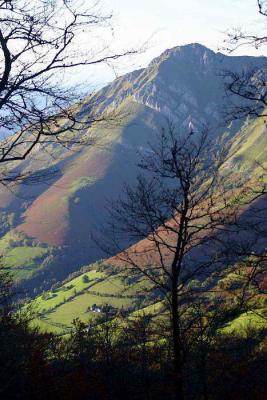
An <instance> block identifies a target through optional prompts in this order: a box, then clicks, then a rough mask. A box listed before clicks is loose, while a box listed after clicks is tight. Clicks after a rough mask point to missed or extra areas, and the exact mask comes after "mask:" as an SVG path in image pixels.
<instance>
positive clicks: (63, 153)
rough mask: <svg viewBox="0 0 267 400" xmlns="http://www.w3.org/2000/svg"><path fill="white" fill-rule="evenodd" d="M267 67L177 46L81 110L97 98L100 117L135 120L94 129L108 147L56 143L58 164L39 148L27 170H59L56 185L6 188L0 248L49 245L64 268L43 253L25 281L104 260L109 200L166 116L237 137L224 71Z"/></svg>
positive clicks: (0, 206)
mask: <svg viewBox="0 0 267 400" xmlns="http://www.w3.org/2000/svg"><path fill="white" fill-rule="evenodd" d="M265 64H266V59H265V58H263V57H260V58H253V57H228V56H225V55H223V54H220V53H215V52H213V51H211V50H209V49H207V48H205V47H204V46H201V45H199V44H191V45H187V46H181V47H175V48H173V49H169V50H166V51H165V52H164V53H163V54H161V55H160V56H159V57H158V58H156V59H154V60H153V61H152V62H151V63H150V64H149V66H148V67H147V68H145V69H141V70H138V71H134V72H132V73H129V74H126V75H125V76H122V77H120V78H118V79H116V80H115V81H114V82H112V83H111V84H110V85H108V86H106V87H105V88H103V89H102V90H100V91H99V92H98V93H96V94H95V95H94V96H93V98H92V97H90V101H87V100H86V99H85V102H84V104H83V106H82V107H81V109H80V110H79V113H80V115H81V116H82V117H83V118H86V115H87V114H88V113H89V111H91V108H92V100H93V103H94V104H96V106H95V107H96V110H97V112H98V113H101V112H104V111H112V110H114V109H115V110H118V109H123V110H126V111H127V114H128V116H127V118H125V119H124V120H123V123H121V124H118V125H117V126H113V127H109V128H107V127H103V126H102V127H101V126H98V127H96V128H94V133H95V134H96V135H97V136H98V137H99V138H101V146H92V147H87V146H85V147H84V148H82V149H81V150H80V151H79V152H76V153H72V152H68V151H67V150H65V149H62V148H58V147H57V146H54V147H53V148H51V149H50V150H51V151H52V154H53V155H54V158H53V159H51V158H50V157H49V156H48V155H47V153H41V151H40V150H36V152H35V153H34V154H33V156H32V158H31V159H30V160H27V161H25V162H24V163H22V164H21V165H20V168H21V169H23V168H30V169H31V170H39V169H42V168H48V169H49V168H50V166H51V165H53V167H56V168H58V170H59V174H58V176H55V177H54V179H53V180H52V181H51V182H49V183H45V184H40V185H36V186H34V187H30V186H20V187H18V188H16V189H15V191H14V192H10V191H8V190H6V189H4V188H2V189H1V191H0V211H1V212H0V217H1V219H2V222H3V221H4V224H3V223H2V239H0V249H3V252H4V254H6V256H8V254H9V253H10V251H12V255H14V254H13V253H14V251H18V250H14V249H18V248H20V249H22V250H23V246H25V243H28V244H27V246H28V247H29V246H30V247H31V245H32V244H34V246H35V247H36V243H37V244H38V243H39V242H41V244H42V245H41V246H43V245H44V246H48V248H49V249H51V248H52V249H53V251H54V252H55V251H56V252H57V254H59V256H58V257H59V258H57V262H56V263H55V262H54V258H55V257H54V256H53V254H54V253H53V251H52V250H51V251H52V253H51V251H50V253H49V252H45V254H44V252H41V253H42V257H41V258H39V259H38V262H37V261H36V259H33V260H32V262H31V263H30V264H29V263H28V264H27V268H28V269H26V270H25V271H24V270H23V268H24V264H23V263H22V262H21V264H20V266H19V268H17V269H19V270H20V268H21V270H22V271H24V272H23V274H22V276H23V277H24V278H25V279H32V276H35V277H37V278H38V277H39V278H38V279H39V281H40V280H41V279H44V276H46V271H48V270H49V273H50V274H51V271H52V275H53V274H54V275H55V276H56V277H58V276H59V275H60V277H64V276H66V275H67V274H68V273H69V272H71V271H73V270H75V268H77V267H79V266H81V265H82V264H85V263H89V262H92V261H95V260H96V259H98V258H99V257H101V256H103V255H102V254H101V252H100V250H99V248H97V246H96V244H95V243H94V241H92V239H91V234H92V233H93V232H94V231H95V229H96V228H97V227H98V226H99V225H100V224H103V223H105V219H106V214H105V204H106V201H107V199H110V198H113V199H115V198H116V197H117V196H118V195H119V194H120V192H121V188H122V185H123V183H124V182H125V181H126V182H128V183H129V182H132V181H134V179H135V176H136V173H137V168H136V162H137V160H138V151H140V150H142V149H144V148H145V147H146V145H147V142H148V141H150V142H151V141H153V138H154V137H155V135H156V134H157V132H158V130H159V128H160V127H161V126H162V124H164V118H165V117H166V116H167V117H170V118H172V119H173V120H174V121H175V122H176V124H177V126H178V127H179V128H180V129H181V130H183V131H187V130H191V129H195V128H196V129H197V128H198V127H199V126H200V125H203V124H208V125H209V127H210V129H211V132H212V134H213V135H214V137H217V136H218V135H221V134H222V133H225V132H226V133H228V135H231V137H233V138H234V137H235V136H236V135H238V134H239V130H237V128H234V129H233V128H231V131H230V130H228V129H227V128H225V127H224V128H222V116H221V112H222V110H223V108H224V104H225V102H227V99H226V98H225V94H224V89H223V81H222V78H221V72H222V71H223V70H232V71H233V70H241V69H244V68H251V67H257V68H259V67H261V66H263V65H265ZM251 134H252V133H251ZM242 135H243V136H244V135H245V134H244V132H243V133H242ZM245 137H246V135H245ZM244 140H246V139H244ZM257 140H258V139H257ZM260 148H262V146H260ZM10 220H12V221H11V222H10ZM18 235H19V238H18ZM10 238H11V239H12V249H11V247H10V243H9V240H10ZM21 238H22V239H21ZM27 240H28V242H27ZM59 246H60V248H59ZM62 246H63V247H62ZM48 253H49V254H48ZM38 254H39V253H38ZM68 254H71V255H72V258H69V257H68V256H67V255H68ZM49 257H50V258H49ZM60 257H61V258H60ZM74 259H75V261H74ZM51 260H52V261H51ZM15 264H16V263H15ZM59 265H60V268H59ZM21 270H20V271H21ZM59 270H60V273H59V272H58V271H59ZM40 271H41V272H40ZM40 273H41V274H42V275H40ZM58 274H59V275H58Z"/></svg>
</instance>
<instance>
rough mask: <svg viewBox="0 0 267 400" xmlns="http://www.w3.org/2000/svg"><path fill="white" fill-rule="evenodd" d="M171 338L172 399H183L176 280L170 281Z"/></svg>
mask: <svg viewBox="0 0 267 400" xmlns="http://www.w3.org/2000/svg"><path fill="white" fill-rule="evenodd" d="M171 312H172V340H173V371H174V399H175V400H183V399H184V387H183V386H184V385H183V376H182V360H181V346H180V343H181V341H180V326H179V312H178V288H177V280H176V279H175V278H174V279H173V281H172V310H171Z"/></svg>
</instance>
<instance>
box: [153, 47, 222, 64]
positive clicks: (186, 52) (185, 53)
mask: <svg viewBox="0 0 267 400" xmlns="http://www.w3.org/2000/svg"><path fill="white" fill-rule="evenodd" d="M215 55H216V53H215V52H214V51H213V50H211V49H209V48H208V47H205V46H203V45H202V44H200V43H190V44H186V45H181V46H175V47H172V48H170V49H167V50H165V51H164V52H163V53H161V55H160V56H159V57H156V58H155V59H154V60H152V61H151V63H150V64H149V65H150V66H152V65H155V64H159V63H161V62H162V61H164V60H167V59H169V58H178V57H182V58H183V57H186V58H189V59H190V58H192V57H194V58H195V57H196V58H198V59H202V58H203V57H204V58H207V57H213V56H215Z"/></svg>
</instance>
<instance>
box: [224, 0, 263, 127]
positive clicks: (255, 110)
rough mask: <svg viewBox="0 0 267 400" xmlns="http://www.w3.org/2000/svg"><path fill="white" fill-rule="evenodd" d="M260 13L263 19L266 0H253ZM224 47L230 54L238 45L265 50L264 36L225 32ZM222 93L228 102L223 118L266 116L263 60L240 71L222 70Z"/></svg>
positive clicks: (230, 119)
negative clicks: (224, 82)
mask: <svg viewBox="0 0 267 400" xmlns="http://www.w3.org/2000/svg"><path fill="white" fill-rule="evenodd" d="M257 7H258V11H259V14H260V16H261V17H262V18H263V19H265V23H266V18H267V2H266V0H257ZM224 43H225V46H224V47H223V49H224V50H226V51H228V52H229V53H233V52H234V51H236V50H237V49H238V48H240V47H243V46H250V47H253V48H255V49H257V50H260V49H266V45H267V36H266V35H265V34H264V32H263V35H260V34H258V33H247V32H245V31H243V30H240V29H233V30H231V31H229V32H228V34H227V38H226V39H225V40H224ZM223 75H224V77H225V81H226V84H225V87H226V92H227V94H228V96H229V100H231V101H232V104H231V105H230V107H229V110H228V111H227V113H226V117H227V120H229V121H232V120H234V119H243V118H246V117H248V116H249V117H266V116H267V114H266V106H267V89H266V80H267V62H266V60H265V59H264V58H262V60H261V62H259V65H257V66H254V67H251V68H250V69H246V70H243V71H241V72H240V71H239V72H235V71H225V72H224V73H223Z"/></svg>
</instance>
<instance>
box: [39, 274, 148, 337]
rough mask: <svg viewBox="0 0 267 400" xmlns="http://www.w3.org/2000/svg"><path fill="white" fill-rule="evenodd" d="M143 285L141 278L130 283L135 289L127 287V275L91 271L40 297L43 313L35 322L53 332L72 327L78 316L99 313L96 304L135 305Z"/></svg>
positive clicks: (87, 318)
mask: <svg viewBox="0 0 267 400" xmlns="http://www.w3.org/2000/svg"><path fill="white" fill-rule="evenodd" d="M85 276H86V277H87V279H86V281H85V278H84V277H85ZM87 280H88V282H87ZM140 285H141V283H139V282H133V285H132V286H133V288H134V289H133V288H131V286H130V288H131V290H130V291H129V290H127V291H125V290H126V289H128V287H126V286H125V284H124V279H123V277H121V276H117V275H112V276H110V275H108V274H106V273H104V272H98V271H96V270H93V271H88V272H86V273H84V274H82V275H80V276H79V277H77V278H75V279H73V280H71V281H70V282H68V283H66V284H64V285H63V286H61V287H60V288H58V289H56V290H54V291H49V292H46V293H45V295H41V296H39V297H37V299H36V300H35V306H36V311H37V312H39V317H38V319H37V320H35V321H34V324H35V325H37V326H39V327H40V329H41V330H45V331H49V332H56V333H62V332H64V331H68V330H69V329H70V328H71V325H72V322H73V320H74V319H75V318H77V317H78V318H79V319H80V320H81V321H83V322H87V321H89V320H90V319H94V318H95V317H96V316H97V315H99V314H98V313H94V312H91V311H90V307H91V306H92V305H93V304H96V305H97V306H100V307H103V306H105V305H110V306H112V307H114V308H116V309H118V310H119V309H121V308H128V307H132V306H133V305H135V302H136V301H137V300H138V290H140V287H141V286H140ZM129 292H130V293H131V294H129Z"/></svg>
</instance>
